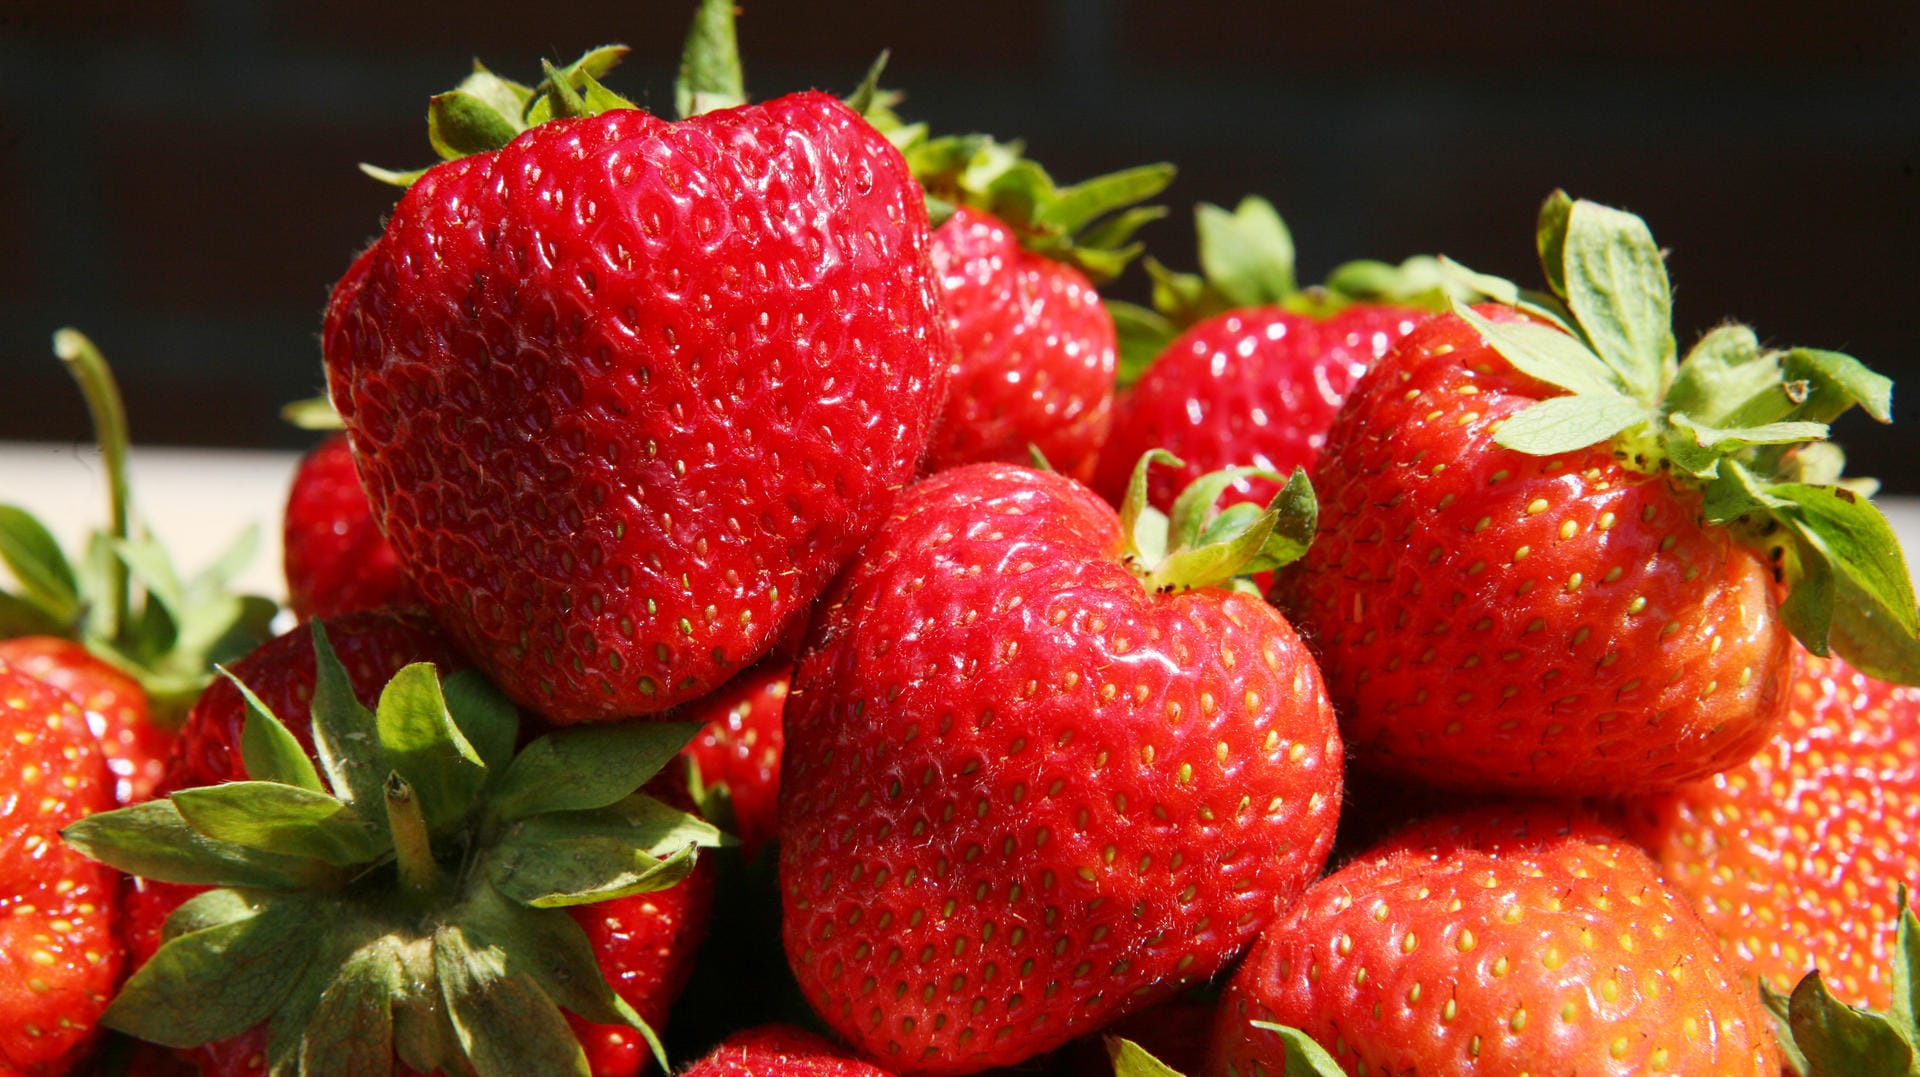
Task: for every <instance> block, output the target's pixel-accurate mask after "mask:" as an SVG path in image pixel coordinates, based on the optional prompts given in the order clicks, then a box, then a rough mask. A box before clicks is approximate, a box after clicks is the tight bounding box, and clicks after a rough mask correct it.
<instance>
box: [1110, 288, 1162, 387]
mask: <svg viewBox="0 0 1920 1077" xmlns="http://www.w3.org/2000/svg"><path fill="white" fill-rule="evenodd" d="M1106 304H1107V313H1108V314H1110V315H1112V316H1113V331H1114V336H1115V338H1116V341H1117V343H1118V350H1119V362H1118V363H1117V364H1116V365H1115V369H1114V384H1115V385H1117V386H1118V387H1119V388H1122V389H1127V388H1131V387H1132V386H1133V384H1134V383H1135V382H1137V381H1139V380H1140V376H1141V375H1142V374H1145V373H1146V372H1147V368H1148V367H1150V366H1152V365H1153V361H1154V360H1155V359H1158V358H1160V353H1162V352H1164V351H1166V350H1167V345H1169V344H1172V343H1173V341H1174V338H1175V337H1177V336H1179V335H1180V329H1179V327H1178V326H1176V325H1174V324H1173V320H1172V319H1171V318H1168V317H1167V316H1166V315H1164V314H1161V313H1160V312H1159V311H1155V310H1149V309H1147V308H1146V307H1143V306H1140V305H1139V304H1138V303H1128V302H1124V301H1122V300H1118V299H1109V300H1107V301H1106Z"/></svg>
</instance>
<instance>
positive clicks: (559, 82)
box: [527, 47, 638, 127]
mask: <svg viewBox="0 0 1920 1077" xmlns="http://www.w3.org/2000/svg"><path fill="white" fill-rule="evenodd" d="M619 52H620V53H621V54H622V55H625V53H626V49H625V48H624V47H619ZM588 55H589V56H591V55H592V54H591V53H590V54H588ZM583 60H584V58H583ZM540 68H541V70H542V71H543V72H544V73H545V74H546V78H545V79H543V80H542V81H541V83H540V85H539V86H538V87H536V88H535V89H536V93H537V95H538V96H536V97H535V98H534V101H533V105H532V107H530V108H528V109H527V126H529V127H535V126H538V125H540V124H543V123H546V122H547V121H548V120H552V119H556V118H562V117H564V118H566V119H580V118H582V117H586V116H598V115H600V114H601V113H602V112H613V111H615V110H616V109H623V108H636V107H638V106H636V105H635V104H634V103H633V102H632V101H629V100H627V99H626V98H624V97H621V96H620V95H619V94H617V93H614V92H613V91H612V90H609V89H607V88H606V87H605V86H603V85H601V83H600V80H599V79H597V78H595V77H594V74H593V71H592V69H591V68H590V67H588V66H586V65H584V64H583V63H582V62H580V61H576V62H574V63H573V64H570V65H568V66H567V67H565V68H559V67H555V66H554V65H553V63H552V62H551V61H548V60H542V61H540Z"/></svg>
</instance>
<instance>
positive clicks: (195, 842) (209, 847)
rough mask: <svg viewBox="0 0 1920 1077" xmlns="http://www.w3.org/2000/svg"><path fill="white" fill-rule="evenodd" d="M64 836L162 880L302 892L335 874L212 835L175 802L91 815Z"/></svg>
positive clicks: (115, 862)
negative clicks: (199, 828)
mask: <svg viewBox="0 0 1920 1077" xmlns="http://www.w3.org/2000/svg"><path fill="white" fill-rule="evenodd" d="M60 836H61V837H63V838H65V839H66V841H67V844H69V845H71V846H73V847H74V848H76V849H78V850H80V851H81V852H83V853H85V854H86V855H88V856H90V857H92V858H93V859H95V860H98V861H100V862H101V863H103V864H108V865H111V866H113V867H116V868H119V869H120V870H121V871H124V872H126V873H127V874H129V875H138V876H141V877H142V878H147V879H158V880H160V881H161V882H169V883H184V884H189V885H196V886H246V887H254V888H257V889H265V890H297V889H301V888H303V887H306V886H310V885H313V884H314V883H316V882H318V881H319V880H321V879H324V878H326V877H327V876H328V875H329V874H330V873H329V870H328V868H327V867H326V866H325V865H324V864H322V863H320V862H319V861H316V860H311V859H307V858H303V857H296V856H285V855H281V854H279V853H269V852H263V851H261V850H259V849H248V848H245V847H242V846H238V845H229V844H226V843H224V842H218V841H214V840H212V839H210V838H207V837H205V836H203V835H202V834H201V833H200V832H199V831H197V830H195V829H194V828H193V827H191V826H189V825H187V821H186V820H185V819H184V818H182V817H181V815H180V809H179V808H178V807H176V806H175V805H174V803H173V801H171V800H149V801H145V802H143V803H140V804H133V805H129V806H128V807H125V808H120V809H118V810H115V811H110V812H101V813H99V814H97V815H89V816H87V817H86V818H85V819H82V820H80V821H78V822H76V823H72V824H70V825H68V826H67V828H66V829H65V830H62V831H61V832H60Z"/></svg>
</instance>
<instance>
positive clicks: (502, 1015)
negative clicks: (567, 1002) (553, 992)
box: [433, 925, 589, 1077]
mask: <svg viewBox="0 0 1920 1077" xmlns="http://www.w3.org/2000/svg"><path fill="white" fill-rule="evenodd" d="M433 966H434V970H435V972H437V973H438V974H439V979H440V993H441V996H442V997H443V998H444V999H445V1001H446V1005H447V1010H446V1012H447V1018H448V1020H449V1021H451V1022H452V1024H453V1028H454V1032H455V1034H456V1035H458V1037H459V1039H460V1046H461V1048H462V1049H463V1050H464V1051H465V1053H466V1056H467V1058H468V1059H469V1060H470V1061H471V1062H472V1063H473V1069H474V1072H475V1073H476V1074H477V1075H478V1077H525V1075H528V1074H541V1075H543V1077H561V1075H569V1074H570V1075H576V1077H588V1075H589V1070H588V1068H587V1057H586V1054H585V1053H584V1052H583V1051H582V1050H581V1048H580V1041H579V1040H577V1039H575V1038H574V1035H573V1031H572V1028H571V1027H570V1026H569V1025H568V1024H567V1019H566V1017H565V1016H563V1015H562V1014H561V1013H560V1010H559V1008H558V1007H556V1006H555V1005H554V1004H553V1000H552V999H550V998H548V997H547V995H546V993H545V992H543V991H541V990H540V988H539V986H538V985H537V984H535V983H534V982H533V981H532V979H531V978H530V977H528V976H526V975H525V974H524V973H520V974H516V973H512V972H509V971H508V970H507V968H506V962H505V960H504V959H503V958H502V957H501V955H500V954H499V952H498V951H496V950H493V949H490V948H483V947H475V946H471V945H469V944H468V941H467V938H466V936H465V934H464V933H463V932H462V931H461V929H460V928H459V927H457V926H452V925H447V926H443V927H441V928H440V929H439V930H437V931H435V932H434V934H433Z"/></svg>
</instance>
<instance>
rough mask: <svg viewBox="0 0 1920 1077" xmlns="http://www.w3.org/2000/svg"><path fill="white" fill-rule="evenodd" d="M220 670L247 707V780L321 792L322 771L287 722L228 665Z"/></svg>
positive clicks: (243, 730) (243, 752)
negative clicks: (277, 783) (231, 670)
mask: <svg viewBox="0 0 1920 1077" xmlns="http://www.w3.org/2000/svg"><path fill="white" fill-rule="evenodd" d="M217 668H218V669H219V672H220V675H221V676H223V677H225V678H226V679H227V681H228V682H229V683H231V684H232V685H233V686H234V688H235V689H237V690H238V691H239V693H240V698H241V699H242V700H243V701H244V702H245V703H246V706H247V717H246V721H245V724H243V725H242V726H241V727H240V760H241V763H242V764H244V765H245V767H246V772H247V777H249V778H252V779H254V780H255V781H262V782H281V783H283V784H285V785H293V786H298V787H299V788H301V789H310V790H312V791H314V792H316V793H318V792H320V791H321V790H322V788H323V787H322V786H321V784H320V772H319V771H317V770H315V769H314V768H313V760H312V759H310V758H308V756H307V750H306V749H305V748H302V747H301V746H300V741H299V740H298V739H296V738H295V737H294V735H293V732H292V731H291V730H289V729H288V728H287V726H286V723H284V722H282V721H281V720H280V717H279V715H276V714H274V713H273V709H272V708H271V707H268V706H267V705H266V703H264V702H262V701H261V699H260V697H259V696H257V695H255V694H254V691H253V689H251V688H248V687H247V685H246V682H245V681H242V680H241V679H240V678H238V677H235V676H234V675H233V674H232V673H231V672H230V671H228V669H227V668H226V667H225V666H220V667H217Z"/></svg>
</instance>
